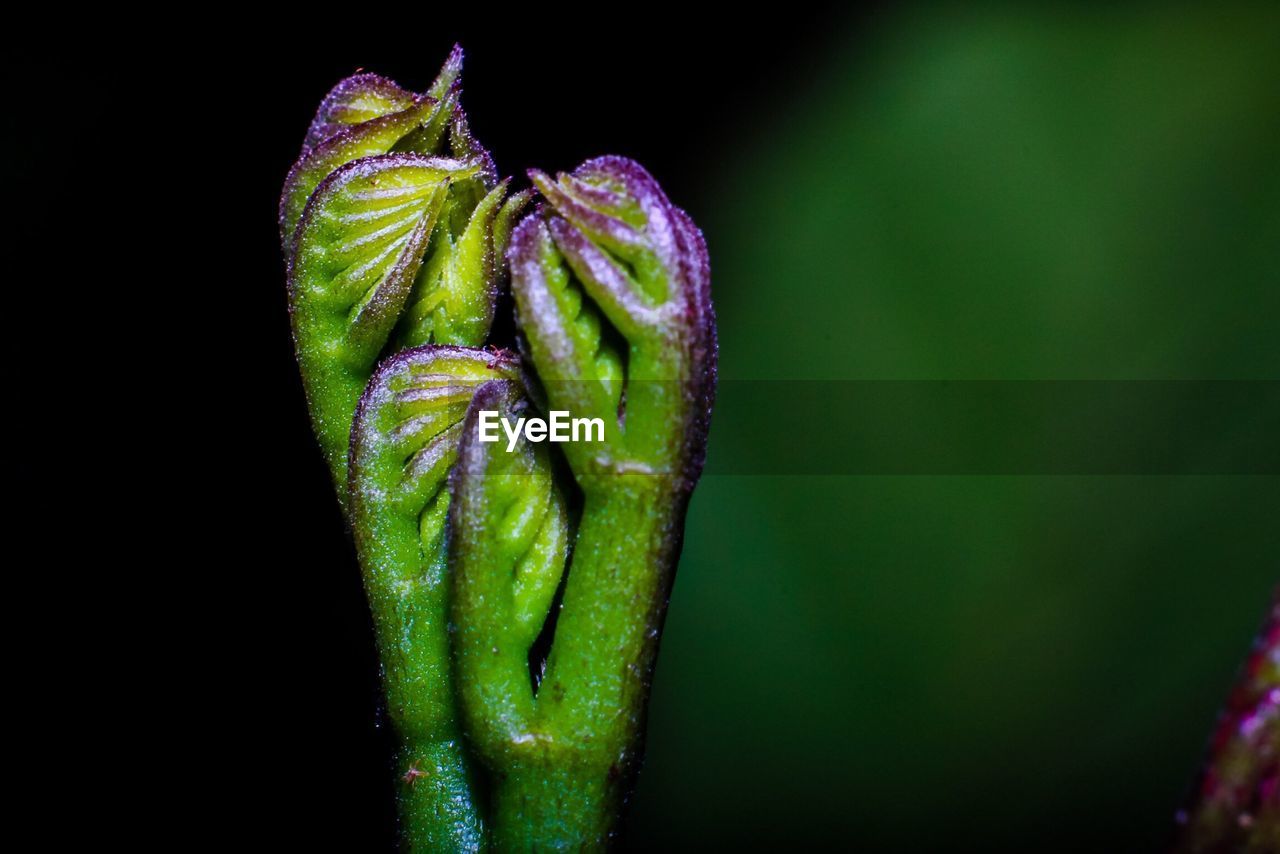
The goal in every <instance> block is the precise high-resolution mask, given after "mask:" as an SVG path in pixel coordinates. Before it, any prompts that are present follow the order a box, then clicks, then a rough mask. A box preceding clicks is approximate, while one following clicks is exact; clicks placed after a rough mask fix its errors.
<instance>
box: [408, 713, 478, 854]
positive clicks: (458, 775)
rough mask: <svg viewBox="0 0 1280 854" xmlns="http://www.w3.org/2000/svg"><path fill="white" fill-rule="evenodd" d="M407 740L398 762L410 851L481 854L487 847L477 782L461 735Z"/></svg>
mask: <svg viewBox="0 0 1280 854" xmlns="http://www.w3.org/2000/svg"><path fill="white" fill-rule="evenodd" d="M453 735H454V737H453V738H449V739H447V740H440V739H439V738H436V739H432V740H430V741H421V742H419V741H415V740H413V739H407V740H405V741H404V742H403V745H402V749H401V751H400V753H399V755H398V757H397V767H396V773H397V774H398V775H399V781H398V783H397V799H398V801H399V811H400V834H401V839H402V840H403V843H404V848H405V850H407V851H414V852H417V851H422V852H428V851H479V850H480V849H481V847H482V843H483V839H484V836H483V829H482V828H481V827H480V825H479V823H478V821H477V819H476V814H475V806H474V804H473V803H472V796H471V792H472V790H473V788H474V781H473V780H472V779H471V775H470V773H468V763H467V758H466V754H465V752H464V747H463V744H462V739H461V737H460V734H458V733H454V734H453Z"/></svg>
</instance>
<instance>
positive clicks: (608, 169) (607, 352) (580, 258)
mask: <svg viewBox="0 0 1280 854" xmlns="http://www.w3.org/2000/svg"><path fill="white" fill-rule="evenodd" d="M530 175H531V177H532V179H533V181H534V183H535V185H536V186H537V187H538V189H539V190H540V191H541V193H542V195H543V197H544V199H545V200H546V205H544V207H543V208H542V209H540V210H539V211H538V212H537V213H534V214H531V215H530V216H528V217H527V218H526V219H525V220H524V221H523V222H522V223H521V224H520V226H519V228H518V229H517V230H516V233H515V235H514V236H513V238H512V246H511V249H510V253H509V256H510V263H511V268H512V288H513V290H514V293H515V297H516V305H517V309H518V317H519V322H520V326H521V329H522V331H523V333H524V335H525V337H526V340H527V350H528V355H529V358H530V361H531V362H532V365H533V367H534V368H535V369H536V371H537V374H538V378H539V380H540V382H541V384H542V386H543V387H544V389H545V394H546V398H547V401H548V406H549V408H551V409H553V410H567V411H569V412H571V413H572V414H573V415H574V416H587V417H598V418H601V419H602V420H603V421H604V425H605V429H604V438H603V441H602V442H600V443H595V444H586V443H582V444H568V445H563V446H562V447H563V448H564V449H565V455H566V458H567V460H568V462H569V466H570V468H571V470H572V472H573V475H574V477H575V479H576V480H577V482H578V485H579V486H580V487H581V489H582V493H583V499H584V506H583V511H582V518H581V522H580V524H579V526H578V530H577V534H576V538H575V545H574V547H573V557H572V561H571V565H570V568H569V574H568V580H567V583H566V587H565V593H564V600H563V605H562V608H561V610H560V612H559V614H558V615H557V622H556V626H555V636H554V639H553V642H552V645H551V650H550V653H549V656H548V659H547V666H546V672H545V675H544V677H543V680H542V682H541V684H540V686H539V688H538V691H537V694H536V695H532V694H531V692H530V689H529V686H528V683H527V681H526V682H523V683H522V682H521V680H520V679H519V673H518V671H519V668H518V666H517V665H518V660H517V659H518V655H519V650H518V648H517V649H516V650H515V651H514V652H512V651H508V652H504V651H503V647H502V646H501V645H500V644H498V645H496V646H495V647H493V648H492V649H496V650H497V651H496V652H493V651H492V649H491V650H490V658H488V659H486V658H485V657H484V653H485V646H484V643H485V642H487V641H488V640H490V639H492V638H494V637H496V636H497V635H496V634H495V630H494V629H493V628H492V627H490V628H489V629H487V630H485V629H483V628H482V627H484V626H486V625H488V623H489V621H490V620H491V619H492V617H490V616H489V615H487V614H486V613H485V609H486V608H492V607H494V606H493V603H492V601H491V599H490V598H489V596H488V595H476V594H475V593H474V592H473V591H474V590H476V589H479V590H485V589H486V588H485V583H484V581H483V580H482V579H484V578H485V577H488V576H487V574H488V573H497V574H499V575H500V574H501V573H502V572H503V569H502V567H504V566H506V563H505V562H503V561H501V560H496V559H495V558H493V557H491V556H488V554H487V552H486V551H485V548H486V545H485V544H486V543H487V542H489V541H490V540H491V539H492V538H495V537H498V536H499V533H498V532H499V531H500V530H501V527H502V525H503V524H504V522H503V520H502V517H501V516H500V514H496V513H494V512H492V511H490V510H487V509H486V505H485V502H484V501H483V500H482V499H483V496H484V495H485V493H486V491H487V489H488V488H489V487H487V486H486V483H488V482H489V481H492V477H490V476H489V475H488V472H489V471H490V470H491V467H492V466H497V465H499V463H497V462H495V461H494V459H495V458H499V457H501V453H502V452H501V451H500V450H493V449H492V446H489V447H488V448H487V449H486V447H485V446H482V445H481V444H479V443H478V442H477V443H475V444H473V440H472V437H471V435H470V433H471V432H472V427H470V426H469V427H468V428H466V429H465V430H464V438H463V451H462V457H461V463H460V465H459V466H458V468H457V469H456V470H455V475H454V482H455V487H454V489H455V494H456V495H457V497H458V501H457V504H456V506H455V511H454V514H453V516H452V519H451V526H452V528H453V530H454V532H455V535H456V536H457V537H459V539H460V542H459V545H460V548H459V549H458V551H457V552H456V554H455V557H454V560H455V567H456V570H455V583H456V584H457V585H458V593H457V595H456V597H455V601H454V605H453V608H454V614H455V621H456V622H457V623H458V625H459V635H458V639H457V640H458V642H457V645H456V646H457V655H458V661H459V670H460V674H461V675H462V677H463V683H462V694H461V695H460V701H461V703H462V707H463V712H464V717H465V719H466V720H467V725H468V731H469V732H471V733H472V736H473V739H474V740H475V742H476V745H477V748H478V749H479V751H480V753H481V755H482V756H483V758H484V759H485V761H486V763H487V764H488V765H489V767H490V769H491V770H492V771H493V772H494V774H495V786H496V789H495V802H494V822H493V829H494V834H495V842H496V844H497V845H498V846H499V847H501V848H503V849H504V850H507V849H537V848H542V847H582V848H596V847H602V846H604V845H605V844H606V843H607V840H608V839H609V837H610V835H611V833H612V832H613V828H614V827H615V824H616V821H617V818H618V814H619V811H620V809H621V804H622V802H623V800H624V799H625V795H626V791H627V788H628V786H629V784H630V780H631V778H632V776H633V774H634V771H635V769H636V767H637V760H638V758H639V745H640V740H641V737H642V734H643V720H644V711H645V705H646V703H647V696H648V687H649V679H650V674H651V672H652V667H653V662H654V657H655V655H656V651H657V639H658V636H659V633H660V631H661V626H662V620H663V617H664V614H665V606H666V599H667V595H668V592H669V590H670V585H671V580H672V574H673V572H674V567H675V561H676V559H677V557H678V554H679V550H680V541H681V536H682V528H683V522H684V511H685V507H686V504H687V500H688V496H689V494H690V492H691V491H692V488H693V486H694V483H695V482H696V480H697V477H698V475H699V473H700V472H701V466H702V457H703V449H704V447H705V441H706V428H707V420H708V413H709V410H710V405H711V397H712V394H713V391H714V384H715V333H714V325H713V319H712V311H711V304H710V295H709V289H708V274H707V265H706V250H705V247H704V245H703V242H702V237H701V234H700V233H699V232H698V231H697V229H696V228H695V227H694V226H693V224H692V222H691V221H690V220H689V218H688V217H687V215H685V214H684V213H683V212H682V211H680V210H679V209H677V208H675V207H674V206H672V205H671V204H670V202H668V201H667V199H666V196H665V195H664V194H663V193H662V190H661V189H660V188H659V187H658V185H657V183H656V182H655V181H654V180H653V178H652V177H650V176H649V174H648V173H647V172H645V171H644V170H643V169H642V168H641V167H640V166H639V165H638V164H635V163H634V162H632V161H629V160H625V159H622V158H615V157H609V158H600V159H598V160H593V161H590V162H588V163H586V164H584V165H583V166H582V167H581V168H579V169H578V170H577V171H576V172H575V173H574V174H573V175H561V176H558V178H557V179H556V180H554V181H553V180H551V179H550V178H548V177H547V176H546V175H544V174H542V173H539V172H532V173H530ZM492 394H496V393H492ZM479 399H480V395H477V402H476V404H473V407H474V406H478V405H479ZM468 424H469V425H470V424H471V418H469V420H468ZM464 496H466V499H465V500H464ZM463 537H467V538H469V539H468V540H467V541H466V542H462V541H461V539H462V538H463ZM473 549H474V550H478V551H475V552H473ZM495 561H496V562H495ZM468 674H470V675H468ZM472 682H474V683H475V684H474V685H472V684H471V683H472Z"/></svg>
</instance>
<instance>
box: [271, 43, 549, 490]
mask: <svg viewBox="0 0 1280 854" xmlns="http://www.w3.org/2000/svg"><path fill="white" fill-rule="evenodd" d="M461 61H462V54H461V51H460V50H458V49H456V48H455V50H454V52H453V54H451V56H450V58H449V60H448V61H447V62H446V63H445V67H444V69H443V70H442V71H441V73H440V76H439V77H438V78H437V79H436V82H435V83H434V84H433V85H432V87H431V89H430V90H429V91H428V92H427V94H425V95H414V94H412V93H409V92H407V91H405V90H403V89H401V88H400V87H398V86H396V85H395V84H394V83H392V82H391V81H389V80H386V79H384V78H381V77H377V76H375V75H368V74H362V75H357V76H356V77H352V78H348V79H347V80H345V81H343V82H342V83H339V84H338V86H336V87H335V88H334V89H333V90H332V91H331V92H330V93H329V96H328V97H327V98H326V99H325V102H324V104H322V105H321V108H320V110H319V112H318V113H317V115H316V118H315V119H314V120H313V122H312V125H311V129H310V131H309V133H308V137H307V144H306V145H304V148H303V153H302V156H301V158H300V159H299V160H298V163H297V164H296V165H295V166H294V168H293V170H292V171H291V172H290V173H289V177H288V178H287V179H286V182H285V190H284V194H283V196H282V199H281V229H282V237H283V238H284V239H285V246H286V254H287V255H288V267H289V295H290V309H291V314H292V318H293V330H294V341H295V344H296V349H297V353H298V362H299V366H300V367H301V370H302V375H303V381H304V384H305V386H306V391H307V399H308V404H309V407H310V410H311V417H312V422H313V425H314V427H315V432H316V436H317V438H318V439H319V442H320V445H321V449H322V450H323V452H324V454H325V457H326V459H327V461H328V463H329V466H330V470H331V472H332V474H333V479H334V484H335V486H336V487H337V488H338V491H339V495H340V497H344V496H345V487H346V456H347V454H346V449H347V437H348V433H349V431H350V426H351V416H352V413H353V412H354V411H355V404H356V400H357V399H358V398H359V396H360V392H361V391H362V390H363V389H364V385H365V383H366V382H367V381H368V378H369V374H370V373H371V371H372V370H373V366H374V364H375V363H376V362H377V360H378V359H379V357H381V356H383V355H386V354H387V353H388V352H395V351H396V350H399V349H404V348H406V347H414V346H417V345H420V344H429V343H437V344H458V345H465V346H479V345H480V344H482V343H484V340H485V337H486V336H487V335H488V332H489V327H490V325H491V324H492V322H493V306H494V302H495V300H496V298H497V286H498V280H499V278H500V277H501V276H502V275H503V273H504V270H503V265H502V263H501V261H502V257H503V256H502V252H503V250H504V249H505V246H506V241H507V236H508V234H509V231H510V221H511V219H512V218H514V216H515V215H516V214H517V213H518V212H519V210H520V209H521V207H522V206H523V205H524V203H525V202H526V201H527V199H528V194H527V193H525V194H516V195H515V196H512V197H511V198H510V199H507V200H506V202H505V203H504V201H503V199H504V197H505V195H506V187H507V185H506V184H505V183H496V182H495V181H494V169H493V165H492V160H491V158H490V157H489V155H488V153H487V152H485V151H484V150H483V149H482V148H481V147H480V146H479V145H478V144H476V142H475V141H474V139H472V138H471V135H470V133H469V131H468V130H467V127H466V122H465V118H464V116H463V114H462V111H461V109H460V108H459V107H458V104H457V102H458V96H459V92H460V88H459V83H458V75H459V72H460V68H461ZM406 104H407V106H405V105H406ZM442 151H444V152H447V153H449V154H451V155H453V156H448V157H446V156H440V155H438V154H437V153H436V152H442Z"/></svg>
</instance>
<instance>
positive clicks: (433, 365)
mask: <svg viewBox="0 0 1280 854" xmlns="http://www.w3.org/2000/svg"><path fill="white" fill-rule="evenodd" d="M494 381H502V382H505V383H509V384H512V385H518V384H519V374H518V369H517V366H516V365H515V364H514V363H512V362H510V361H507V360H504V359H502V358H499V357H497V356H495V355H493V354H490V353H487V352H483V351H478V350H469V349H464V348H460V347H434V346H429V347H421V348H417V349H414V350H407V351H404V352H402V353H399V354H397V355H396V356H394V357H393V358H391V359H388V360H387V361H386V362H385V363H384V364H383V365H382V366H381V367H380V368H379V369H378V371H377V373H376V374H375V375H374V376H373V377H372V379H371V380H370V382H369V385H368V388H367V390H366V391H365V393H364V395H363V396H362V397H361V399H360V406H359V410H358V412H357V414H356V418H355V423H354V425H353V427H352V431H351V463H350V513H349V518H350V521H351V525H352V530H353V532H354V534H355V541H356V549H357V552H358V554H359V557H360V564H361V567H362V569H363V572H364V581H365V590H366V593H367V594H368V598H369V605H370V609H371V610H372V612H373V617H374V625H375V627H376V630H377V637H378V648H379V654H380V657H381V660H382V666H383V683H384V687H385V689H386V693H387V709H388V713H389V716H390V718H391V722H392V724H393V725H394V727H395V729H396V732H397V734H398V735H399V736H400V738H401V740H402V743H403V748H402V751H401V756H400V761H399V764H400V769H401V770H400V773H401V784H400V786H399V794H400V798H401V803H402V809H401V814H402V816H403V819H404V830H405V834H406V841H407V842H409V843H410V846H409V847H410V848H412V850H459V849H461V850H467V849H472V850H474V849H475V848H476V847H478V846H479V844H480V841H481V839H482V835H481V834H482V827H481V819H480V815H479V812H478V809H477V806H476V804H475V801H474V798H473V797H472V796H471V794H470V789H471V781H472V776H473V775H472V771H471V769H470V767H469V763H468V760H467V756H466V751H465V748H464V747H463V744H462V736H461V732H460V730H459V726H458V722H457V720H456V716H455V710H454V698H453V691H452V680H451V676H450V669H451V668H450V658H449V635H448V619H449V614H448V612H449V606H448V593H449V584H448V580H447V569H448V553H449V549H450V546H449V537H448V532H447V526H446V522H447V519H448V514H449V507H450V495H449V490H448V488H447V483H448V476H449V472H450V470H451V469H452V468H453V465H454V461H455V460H456V459H457V455H458V444H459V440H460V438H461V435H462V431H463V427H462V420H463V418H464V416H465V415H466V413H467V410H468V406H469V405H470V404H471V400H472V397H473V396H474V395H475V394H476V391H477V389H478V388H479V389H483V388H488V387H489V385H491V384H492V383H493V382H494ZM561 560H563V556H561Z"/></svg>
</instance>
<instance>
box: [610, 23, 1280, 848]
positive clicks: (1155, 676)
mask: <svg viewBox="0 0 1280 854" xmlns="http://www.w3.org/2000/svg"><path fill="white" fill-rule="evenodd" d="M828 47H829V49H828V50H827V51H826V52H825V53H823V54H821V55H814V56H812V57H811V63H812V64H811V67H809V68H807V69H805V70H804V72H803V75H802V78H803V84H802V85H799V86H797V87H795V88H793V89H792V90H791V91H790V92H789V94H788V97H787V98H784V99H781V100H779V101H776V102H770V103H762V104H761V105H760V108H759V110H758V115H759V117H760V121H759V124H758V125H757V126H756V127H755V128H753V129H752V131H751V132H750V133H748V134H744V135H743V136H742V138H741V140H740V146H739V147H738V148H737V150H736V151H733V152H732V153H731V154H730V155H729V156H727V157H726V158H725V159H724V160H723V161H721V162H719V163H717V164H716V166H715V171H713V172H712V173H710V174H709V175H708V178H707V184H706V187H705V189H704V191H703V194H702V195H701V197H699V198H695V199H692V200H686V199H677V201H678V202H685V203H688V206H689V207H690V209H691V210H692V211H693V212H694V213H695V216H696V217H697V218H698V219H699V221H700V224H702V225H703V227H704V229H705V230H706V232H707V237H708V241H709V243H710V246H711V252H712V261H713V267H714V287H715V298H716V302H717V307H718V311H719V316H720V330H721V344H722V363H721V369H722V377H723V378H725V379H727V380H730V381H733V380H754V379H810V380H812V379H860V380H865V379H897V380H911V379H1024V380H1037V379H1045V380H1056V379H1112V380H1115V379H1119V380H1129V379H1160V380H1169V379H1255V380H1257V379H1264V380H1274V379H1278V378H1280V339H1278V337H1277V320H1278V319H1280V12H1278V10H1277V8H1276V7H1275V6H1274V4H1273V6H1272V8H1270V9H1265V8H1263V7H1257V8H1254V7H1236V8H1232V9H1224V8H1222V7H1219V8H1217V9H1213V10H1211V9H1201V10H1193V9H1190V8H1184V7H1178V8H1164V7H1159V6H1155V5H1151V6H1146V7H1141V8H1136V9H1135V8H1131V9H1129V10H1127V11H1106V10H1103V9H1100V8H1093V7H1087V8H1083V7H1082V8H1078V9H1076V10H1075V11H1072V10H1070V9H1067V8H1065V7H1063V6H1059V7H1056V8H1054V9H1052V10H1041V11H1035V12H1031V11H1021V12H1015V11H1012V10H1010V9H1007V8H1003V9H998V10H997V9H987V10H984V11H975V10H973V9H969V10H965V11H961V10H959V9H958V8H955V7H948V8H946V9H937V8H935V9H934V10H932V11H923V10H920V9H912V10H902V11H896V12H892V13H886V14H884V15H883V16H881V17H880V18H879V20H878V21H877V22H876V24H875V25H874V27H873V28H872V31H871V32H870V34H868V32H867V31H866V30H865V29H859V30H858V31H857V33H856V34H855V33H854V31H853V29H852V28H851V29H850V32H849V36H848V38H846V39H844V40H842V39H841V37H840V36H839V35H833V36H832V37H831V38H830V40H829V45H828ZM763 59H767V58H762V60H763ZM779 417H780V414H779V413H770V412H768V411H767V402H763V401H762V413H761V417H759V418H758V419H754V420H747V419H742V420H737V421H734V422H731V423H729V422H726V421H725V420H723V419H721V420H717V421H716V422H715V423H714V424H713V430H712V445H711V456H712V464H713V467H714V461H715V458H716V454H718V453H732V452H733V449H735V448H742V447H746V446H749V445H750V443H751V442H752V441H753V436H754V435H759V433H758V432H757V431H765V430H776V429H779V428H780V426H783V425H782V423H781V422H780V421H779ZM807 429H810V430H818V429H824V425H810V426H809V427H808V428H807ZM829 429H839V427H838V424H837V425H829ZM991 429H992V430H993V431H997V432H1004V433H1009V434H1011V433H1013V432H1015V431H1017V430H1018V429H1019V424H1017V423H994V424H992V425H991ZM1278 498H1280V481H1278V480H1277V478H1276V477H1274V476H1234V477H1232V476H1213V477H1210V476H1194V477H1193V476H1148V477H1121V476H1069V477H1064V476H1056V477H1049V476H986V477H983V476H972V477H969V476H965V477H960V476H947V477H943V476H936V477H931V476H909V477H908V476H902V477H891V476H883V477H871V476H864V477H853V476H828V477H746V476H726V475H714V476H709V477H707V478H705V479H704V481H703V483H702V484H701V486H700V487H699V490H698V493H697V494H696V496H695V499H694V503H693V506H692V508H691V511H690V515H689V522H688V535H687V537H688V538H687V541H686V545H685V554H684V559H683V562H682V564H681V570H680V575H679V577H678V580H677V583H676V589H675V593H674V595H673V598H672V607H671V612H670V617H669V620H668V625H667V630H666V634H665V636H664V641H663V650H664V652H663V656H662V658H661V661H660V666H659V668H658V674H657V679H656V683H655V687H654V699H653V706H652V710H651V720H650V742H649V743H650V746H649V755H648V761H647V766H646V770H645V773H644V774H643V775H642V777H641V781H640V786H639V790H638V792H637V794H636V800H635V806H634V815H633V817H632V820H631V827H630V829H629V832H630V834H631V835H630V839H629V841H630V843H632V844H634V845H635V846H637V847H653V846H657V845H669V846H672V847H674V846H677V845H679V846H680V847H681V848H684V847H688V846H690V845H693V846H697V845H699V844H703V845H708V846H710V845H717V846H727V845H748V844H751V845H760V844H762V843H763V844H769V843H771V842H773V843H777V844H778V845H779V847H786V848H796V847H805V846H806V845H813V846H821V845H830V844H832V843H834V842H837V841H844V842H847V843H849V844H851V845H854V846H856V847H863V848H864V849H865V850H920V849H936V850H943V849H946V850H952V849H963V848H968V847H974V846H976V847H978V848H980V849H982V848H985V849H1001V850H1003V849H1005V848H1022V849H1027V850H1046V849H1056V850H1108V851H1112V850H1115V851H1118V850H1156V849H1158V848H1159V847H1160V845H1161V844H1162V842H1163V841H1164V840H1165V838H1166V834H1167V833H1168V831H1169V828H1170V822H1171V819H1172V815H1173V812H1174V810H1175V808H1176V807H1177V805H1178V802H1179V801H1180V799H1181V798H1182V796H1183V794H1184V792H1185V790H1186V788H1187V786H1188V785H1189V783H1190V780H1191V775H1192V774H1193V772H1194V770H1195V767H1196V765H1197V764H1198V759H1199V756H1200V753H1201V750H1202V749H1203V747H1204V744H1205V739H1206V738H1207V735H1208V732H1209V728H1210V726H1211V724H1212V722H1213V719H1214V716H1215V714H1216V710H1217V707H1218V705H1219V703H1220V702H1221V701H1222V699H1223V698H1224V696H1225V692H1226V690H1227V688H1228V686H1229V684H1230V682H1231V679H1232V676H1233V672H1234V670H1235V668H1236V666H1237V665H1238V663H1239V662H1240V660H1241V659H1242V657H1243V656H1244V654H1245V652H1246V649H1247V646H1248V643H1249V641H1250V638H1251V636H1252V633H1253V631H1254V630H1255V628H1256V627H1257V625H1258V623H1259V621H1260V620H1261V618H1262V615H1263V612H1264V610H1265V607H1266V604H1267V600H1268V596H1269V594H1270V591H1271V588H1272V586H1273V585H1274V584H1275V583H1276V581H1277V578H1278V577H1280V572H1277V568H1278V566H1280V560H1278V558H1277V556H1278V555H1280V525H1277V523H1276V516H1275V510H1276V508H1277V503H1278V502H1277V499H1278Z"/></svg>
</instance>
